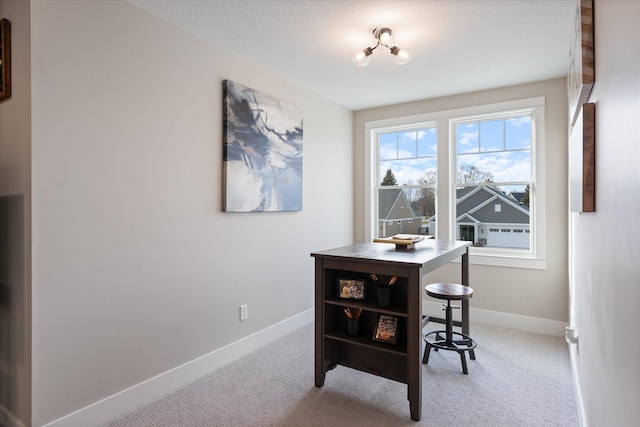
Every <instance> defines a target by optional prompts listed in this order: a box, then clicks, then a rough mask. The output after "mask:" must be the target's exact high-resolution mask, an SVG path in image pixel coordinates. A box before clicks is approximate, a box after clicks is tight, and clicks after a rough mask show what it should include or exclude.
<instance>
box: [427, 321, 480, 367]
mask: <svg viewBox="0 0 640 427" xmlns="http://www.w3.org/2000/svg"><path fill="white" fill-rule="evenodd" d="M431 335H435V339H429V338H430V336H431ZM447 335H451V336H450V337H449V339H447ZM454 338H456V339H454ZM424 342H425V343H426V344H427V346H426V348H425V349H424V356H423V358H422V363H425V364H426V363H429V354H430V353H431V348H433V349H434V350H435V351H438V350H439V349H440V350H451V351H456V352H458V354H460V361H461V362H462V373H463V374H468V373H469V372H468V370H467V358H466V357H465V354H464V353H465V351H468V352H469V358H470V359H471V360H475V359H476V354H475V352H474V351H473V349H474V348H476V345H477V344H476V341H475V340H474V339H473V338H471V337H470V336H469V335H467V334H463V333H460V332H453V331H433V332H429V333H428V334H426V335H425V336H424Z"/></svg>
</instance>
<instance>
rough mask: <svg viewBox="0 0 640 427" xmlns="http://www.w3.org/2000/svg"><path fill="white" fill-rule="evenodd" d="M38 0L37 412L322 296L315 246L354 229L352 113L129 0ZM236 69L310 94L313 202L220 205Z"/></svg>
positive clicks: (105, 388)
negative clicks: (247, 207)
mask: <svg viewBox="0 0 640 427" xmlns="http://www.w3.org/2000/svg"><path fill="white" fill-rule="evenodd" d="M31 11H32V22H31V25H32V65H33V75H32V93H33V109H32V114H33V116H32V117H33V118H32V120H33V124H32V131H33V135H32V152H33V424H34V425H42V424H44V423H47V422H50V421H52V420H55V419H58V418H59V417H63V416H65V415H67V414H69V413H71V412H73V411H76V410H79V409H81V408H83V407H85V406H86V405H90V404H92V403H94V402H97V401H99V400H100V399H103V398H106V397H109V396H111V395H113V394H114V393H117V392H119V391H121V390H123V389H125V388H127V387H130V386H134V385H136V384H138V383H140V382H141V381H144V380H147V379H149V378H151V377H153V376H154V375H157V374H160V373H163V372H165V371H167V370H170V369H172V368H175V367H177V366H179V365H180V364H183V363H186V362H189V361H192V360H193V359H195V358H197V357H199V356H202V355H204V354H207V353H209V352H211V351H213V350H216V349H220V348H222V347H223V346H225V345H227V344H230V343H232V342H234V341H236V340H238V339H241V338H243V337H247V336H249V335H250V334H252V333H255V332H257V331H260V330H262V329H264V328H267V327H268V326H271V325H274V324H276V323H277V322H280V321H283V320H284V319H287V318H290V317H291V316H295V315H297V314H299V313H302V312H304V311H306V310H309V309H311V308H312V306H313V278H314V276H313V260H312V258H311V257H310V256H309V253H310V252H312V251H314V250H320V249H325V248H327V247H333V246H339V245H344V244H349V243H351V242H352V237H353V224H352V223H353V221H352V217H351V216H350V215H348V214H347V215H345V212H347V213H349V212H352V211H353V200H354V198H353V190H352V176H353V171H352V164H353V148H352V129H353V113H352V112H350V111H349V110H347V109H345V108H342V107H340V106H337V105H336V104H333V103H331V102H329V101H327V100H325V99H323V98H321V97H319V96H317V95H315V94H312V93H310V92H308V91H306V90H303V89H302V88H300V87H298V86H295V85H293V84H291V83H290V82H288V81H286V80H284V79H282V78H280V77H278V76H276V75H274V74H272V73H270V72H268V71H266V70H264V69H261V68H259V67H257V66H255V65H254V64H252V63H251V62H250V61H248V60H244V59H241V58H239V57H236V56H234V55H233V54H231V53H229V52H228V51H226V50H223V49H221V48H218V47H215V46H212V45H211V44H209V43H207V42H205V41H203V40H200V39H198V38H196V37H195V36H193V35H191V34H189V33H186V32H184V31H182V30H180V29H178V28H176V27H174V26H172V25H170V24H168V23H166V22H164V21H162V20H160V19H159V18H157V17H155V16H153V15H151V14H149V13H147V12H145V11H143V10H141V9H138V8H136V7H134V6H132V5H130V4H128V3H125V2H120V1H99V2H95V1H93V2H78V1H46V2H32V3H31ZM227 78H228V79H232V80H234V81H236V82H238V83H241V84H243V85H246V86H249V87H252V88H254V89H257V90H260V91H262V92H264V93H267V94H270V95H273V96H275V97H278V98H281V99H283V100H285V101H288V102H290V103H293V104H295V105H298V106H299V107H301V108H302V109H303V112H304V210H303V211H302V212H294V213H251V214H228V213H222V212H221V197H222V196H221V188H222V172H221V171H222V80H223V79H227ZM327 123H331V126H327V125H326V124H327ZM243 303H247V304H248V305H249V315H250V317H249V320H248V321H245V322H242V323H240V322H239V313H238V308H239V305H240V304H243Z"/></svg>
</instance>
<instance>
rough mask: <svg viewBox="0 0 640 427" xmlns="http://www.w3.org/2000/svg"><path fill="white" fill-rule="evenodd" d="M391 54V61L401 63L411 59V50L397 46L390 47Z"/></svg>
mask: <svg viewBox="0 0 640 427" xmlns="http://www.w3.org/2000/svg"><path fill="white" fill-rule="evenodd" d="M391 54H392V55H393V62H394V63H396V64H398V65H402V64H406V63H407V62H409V61H410V60H411V52H409V51H408V50H407V49H400V48H399V47H398V46H394V47H392V48H391Z"/></svg>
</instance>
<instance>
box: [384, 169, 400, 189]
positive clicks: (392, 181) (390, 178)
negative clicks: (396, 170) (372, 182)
mask: <svg viewBox="0 0 640 427" xmlns="http://www.w3.org/2000/svg"><path fill="white" fill-rule="evenodd" d="M380 185H398V181H396V177H395V175H394V174H393V171H392V170H391V169H387V173H386V174H385V176H384V178H383V179H382V183H380Z"/></svg>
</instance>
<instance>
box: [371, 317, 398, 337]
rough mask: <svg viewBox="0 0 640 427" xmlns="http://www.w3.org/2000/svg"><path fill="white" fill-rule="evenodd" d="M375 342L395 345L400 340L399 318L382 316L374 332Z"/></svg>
mask: <svg viewBox="0 0 640 427" xmlns="http://www.w3.org/2000/svg"><path fill="white" fill-rule="evenodd" d="M373 340H374V341H381V342H386V343H387V344H395V343H396V341H397V340H398V318H397V317H395V316H389V315H387V314H380V315H379V316H378V322H377V323H376V327H375V329H374V331H373Z"/></svg>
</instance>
